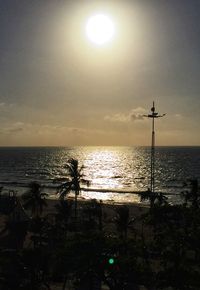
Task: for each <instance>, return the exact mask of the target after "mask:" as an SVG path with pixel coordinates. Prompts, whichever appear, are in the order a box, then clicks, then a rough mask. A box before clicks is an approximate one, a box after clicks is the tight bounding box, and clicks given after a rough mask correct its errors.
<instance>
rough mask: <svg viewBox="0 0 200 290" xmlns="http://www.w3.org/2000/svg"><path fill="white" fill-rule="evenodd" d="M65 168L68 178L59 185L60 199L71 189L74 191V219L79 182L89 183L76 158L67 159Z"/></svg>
mask: <svg viewBox="0 0 200 290" xmlns="http://www.w3.org/2000/svg"><path fill="white" fill-rule="evenodd" d="M66 168H67V169H68V175H69V179H68V180H67V181H66V182H64V183H63V184H62V185H61V186H59V188H58V189H59V192H58V194H59V195H60V198H61V199H64V198H65V197H66V195H67V194H69V193H70V192H71V191H72V192H74V201H75V205H74V213H75V219H76V218H77V198H78V195H79V194H80V192H81V183H83V184H87V185H89V181H88V180H85V179H84V178H83V174H82V170H83V166H82V167H80V168H79V164H78V160H77V159H73V158H71V159H69V160H68V162H67V164H66Z"/></svg>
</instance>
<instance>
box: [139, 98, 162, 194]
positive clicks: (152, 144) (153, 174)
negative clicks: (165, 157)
mask: <svg viewBox="0 0 200 290" xmlns="http://www.w3.org/2000/svg"><path fill="white" fill-rule="evenodd" d="M165 115H166V114H162V115H158V113H156V111H155V104H154V102H153V107H152V108H151V113H150V114H148V115H144V117H147V118H152V137H151V186H150V190H151V192H152V193H154V189H155V118H161V117H164V116H165Z"/></svg>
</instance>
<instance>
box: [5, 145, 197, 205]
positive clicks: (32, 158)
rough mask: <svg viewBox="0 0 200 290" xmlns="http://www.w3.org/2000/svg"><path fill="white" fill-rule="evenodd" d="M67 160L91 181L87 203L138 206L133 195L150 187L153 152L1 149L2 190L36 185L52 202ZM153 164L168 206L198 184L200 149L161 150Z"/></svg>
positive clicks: (86, 192)
mask: <svg viewBox="0 0 200 290" xmlns="http://www.w3.org/2000/svg"><path fill="white" fill-rule="evenodd" d="M69 158H76V159H78V161H79V165H80V166H83V174H84V178H85V179H87V180H89V181H90V187H89V190H87V188H86V189H85V190H84V191H82V192H81V196H82V197H83V198H97V199H102V200H105V201H116V202H139V196H138V195H137V194H133V193H132V192H134V191H144V190H147V188H148V187H149V184H150V148H149V147H1V148H0V186H3V187H4V190H5V191H6V190H9V189H16V190H17V191H18V194H21V193H23V192H24V191H25V190H27V187H28V184H29V183H30V182H31V181H37V182H40V183H41V184H42V185H43V186H44V191H45V192H47V193H49V196H50V198H51V197H56V192H57V190H56V186H57V185H58V184H59V181H58V180H59V179H60V178H64V177H66V176H67V169H66V166H65V165H66V163H67V161H68V159H69ZM155 160H156V162H155V188H156V190H157V191H162V192H164V193H166V194H167V195H168V198H169V200H170V202H176V201H178V200H179V194H180V192H181V191H183V190H184V188H183V183H184V182H185V181H186V180H188V179H195V178H197V179H198V180H199V181H200V147H157V148H156V153H155Z"/></svg>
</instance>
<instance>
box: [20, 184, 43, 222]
mask: <svg viewBox="0 0 200 290" xmlns="http://www.w3.org/2000/svg"><path fill="white" fill-rule="evenodd" d="M46 197H47V194H46V193H43V192H42V190H41V185H40V184H39V183H37V182H31V183H30V185H29V190H28V191H27V192H25V193H24V194H23V196H22V198H23V201H24V208H25V209H30V210H31V213H32V216H35V217H38V216H40V215H41V214H42V212H43V209H44V207H46V206H47V203H46Z"/></svg>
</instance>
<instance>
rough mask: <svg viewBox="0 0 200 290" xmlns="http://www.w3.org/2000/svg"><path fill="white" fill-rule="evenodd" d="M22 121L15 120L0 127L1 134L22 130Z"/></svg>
mask: <svg viewBox="0 0 200 290" xmlns="http://www.w3.org/2000/svg"><path fill="white" fill-rule="evenodd" d="M23 127H24V123H22V122H15V123H13V124H11V125H8V126H5V127H3V128H2V129H1V131H0V133H1V134H14V133H18V132H21V131H23V130H24V128H23Z"/></svg>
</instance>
